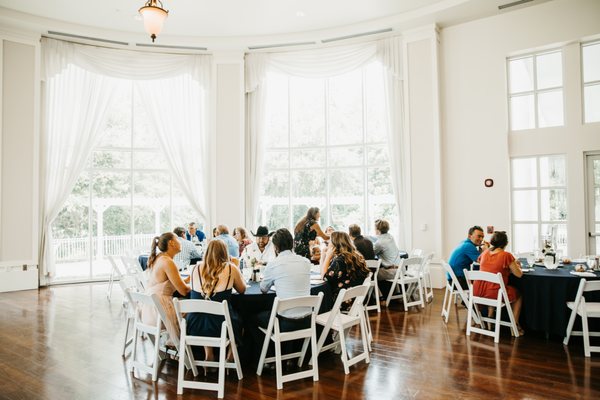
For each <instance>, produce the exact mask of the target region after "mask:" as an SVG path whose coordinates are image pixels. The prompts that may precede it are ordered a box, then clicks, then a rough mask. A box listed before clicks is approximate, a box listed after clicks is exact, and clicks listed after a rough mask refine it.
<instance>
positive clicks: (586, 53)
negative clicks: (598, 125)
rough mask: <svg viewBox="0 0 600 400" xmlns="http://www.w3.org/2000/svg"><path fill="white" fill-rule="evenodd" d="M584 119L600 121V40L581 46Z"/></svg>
mask: <svg viewBox="0 0 600 400" xmlns="http://www.w3.org/2000/svg"><path fill="white" fill-rule="evenodd" d="M581 59H582V64H583V68H582V69H583V98H584V121H585V122H586V123H590V122H600V42H594V43H585V44H583V45H582V46H581Z"/></svg>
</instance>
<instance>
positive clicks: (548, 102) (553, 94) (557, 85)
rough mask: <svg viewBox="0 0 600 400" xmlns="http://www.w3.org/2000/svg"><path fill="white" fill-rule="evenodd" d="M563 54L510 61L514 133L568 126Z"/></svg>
mask: <svg viewBox="0 0 600 400" xmlns="http://www.w3.org/2000/svg"><path fill="white" fill-rule="evenodd" d="M562 86H563V74H562V51H560V50H554V51H550V52H544V53H538V54H533V55H528V56H523V57H515V58H510V59H508V94H509V109H510V129H511V130H512V131H518V130H523V129H533V128H546V127H551V126H562V125H564V110H563V89H562Z"/></svg>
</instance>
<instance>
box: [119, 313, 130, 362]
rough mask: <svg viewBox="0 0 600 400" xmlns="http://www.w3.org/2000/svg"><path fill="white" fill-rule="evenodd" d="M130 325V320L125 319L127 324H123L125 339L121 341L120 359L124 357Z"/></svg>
mask: <svg viewBox="0 0 600 400" xmlns="http://www.w3.org/2000/svg"><path fill="white" fill-rule="evenodd" d="M130 325H131V318H129V316H128V317H127V323H126V324H125V339H124V340H123V352H122V353H121V357H125V349H126V348H127V341H128V339H129V326H130Z"/></svg>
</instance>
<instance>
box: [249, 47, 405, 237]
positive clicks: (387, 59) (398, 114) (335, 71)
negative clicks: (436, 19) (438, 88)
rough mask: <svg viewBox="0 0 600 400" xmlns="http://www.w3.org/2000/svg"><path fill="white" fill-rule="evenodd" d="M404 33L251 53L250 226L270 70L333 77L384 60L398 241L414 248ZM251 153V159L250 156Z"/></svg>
mask: <svg viewBox="0 0 600 400" xmlns="http://www.w3.org/2000/svg"><path fill="white" fill-rule="evenodd" d="M400 44H401V39H400V38H398V37H394V38H388V39H383V40H379V41H374V42H367V43H360V44H356V45H350V46H339V47H328V48H323V49H318V50H309V51H298V52H286V53H256V54H250V55H248V56H247V57H246V99H247V108H246V111H247V117H246V118H247V119H246V121H247V124H246V127H247V128H246V129H247V131H246V137H247V143H249V149H250V151H251V153H250V154H247V157H246V182H247V186H246V215H247V216H248V217H247V219H248V220H247V221H246V222H247V224H249V225H250V226H254V225H255V221H256V218H257V216H258V211H259V204H258V198H259V195H260V193H259V191H260V184H261V181H260V178H261V172H262V171H261V169H262V167H261V166H262V164H263V161H264V153H265V151H264V142H265V140H264V134H265V132H264V126H265V117H266V116H265V103H266V95H265V92H266V87H265V85H266V81H267V79H266V77H267V74H268V73H269V72H270V71H278V72H281V73H284V74H286V75H290V76H297V77H303V78H330V77H333V76H337V75H342V74H345V73H348V72H351V71H353V70H356V69H358V68H361V67H363V66H365V65H367V64H369V63H371V62H373V61H376V60H378V61H380V62H381V63H382V64H383V66H384V68H385V70H386V77H385V82H386V105H387V114H388V115H389V118H388V126H387V127H388V133H389V149H390V159H391V160H392V161H391V164H392V165H391V167H392V168H391V171H392V177H391V178H392V182H393V187H394V192H395V198H396V202H397V206H398V212H399V218H400V221H399V222H400V237H399V238H398V242H399V243H398V244H399V245H400V246H401V247H402V248H409V246H410V243H411V238H410V235H411V234H410V232H411V218H410V215H411V211H410V203H409V202H407V201H405V199H406V198H407V197H406V196H407V190H406V187H405V182H406V174H407V173H408V171H409V170H408V169H407V168H406V163H407V160H408V156H407V154H408V153H407V148H406V146H405V145H404V143H405V139H404V133H403V130H402V120H403V115H402V112H403V110H402V104H403V101H402V99H403V96H402V68H401V65H402V58H401V50H400V49H401V47H400ZM248 156H249V157H248Z"/></svg>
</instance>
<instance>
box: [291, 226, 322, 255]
mask: <svg viewBox="0 0 600 400" xmlns="http://www.w3.org/2000/svg"><path fill="white" fill-rule="evenodd" d="M315 223H316V221H312V220H309V221H306V223H305V224H304V226H303V227H302V230H301V231H300V232H298V233H296V236H295V237H294V253H296V254H298V255H299V256H302V257H306V258H308V259H309V260H310V245H309V242H310V241H312V240H315V239H316V238H317V231H315V230H311V229H310V227H311V226H313V225H314V224H315Z"/></svg>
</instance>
